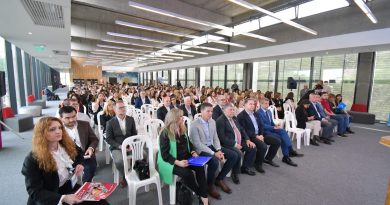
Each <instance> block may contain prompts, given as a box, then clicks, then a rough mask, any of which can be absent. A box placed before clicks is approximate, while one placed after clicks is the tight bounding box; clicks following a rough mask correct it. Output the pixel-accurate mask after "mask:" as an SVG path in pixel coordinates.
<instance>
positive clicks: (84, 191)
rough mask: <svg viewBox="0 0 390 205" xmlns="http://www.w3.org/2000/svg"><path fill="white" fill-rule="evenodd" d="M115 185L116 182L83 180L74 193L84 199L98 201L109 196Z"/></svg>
mask: <svg viewBox="0 0 390 205" xmlns="http://www.w3.org/2000/svg"><path fill="white" fill-rule="evenodd" d="M117 186H118V185H117V184H116V183H105V182H85V183H84V184H83V186H81V187H80V189H79V190H77V192H76V193H75V194H76V196H77V197H78V198H79V199H81V200H84V201H100V200H101V199H105V198H107V197H108V196H110V194H111V193H112V192H114V190H115V189H116V187H117Z"/></svg>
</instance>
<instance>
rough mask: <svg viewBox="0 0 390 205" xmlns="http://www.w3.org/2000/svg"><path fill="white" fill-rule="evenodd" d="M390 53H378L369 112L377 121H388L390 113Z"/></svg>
mask: <svg viewBox="0 0 390 205" xmlns="http://www.w3.org/2000/svg"><path fill="white" fill-rule="evenodd" d="M388 90H390V51H380V52H377V53H376V60H375V70H374V81H373V85H372V91H371V99H370V107H369V112H370V113H373V114H375V116H376V119H377V120H380V121H387V120H388V115H389V112H390V104H389V101H390V94H389V92H388Z"/></svg>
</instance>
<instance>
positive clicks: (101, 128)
mask: <svg viewBox="0 0 390 205" xmlns="http://www.w3.org/2000/svg"><path fill="white" fill-rule="evenodd" d="M101 115H103V111H100V112H98V113H97V116H96V118H97V123H98V131H99V135H100V132H101V134H103V127H102V123H101V120H100V116H101Z"/></svg>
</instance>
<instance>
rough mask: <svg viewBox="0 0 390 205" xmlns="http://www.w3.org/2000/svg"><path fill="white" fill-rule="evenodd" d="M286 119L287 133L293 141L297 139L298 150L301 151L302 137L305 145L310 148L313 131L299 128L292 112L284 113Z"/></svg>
mask: <svg viewBox="0 0 390 205" xmlns="http://www.w3.org/2000/svg"><path fill="white" fill-rule="evenodd" d="M284 119H285V120H286V131H287V132H288V133H289V135H290V136H291V140H294V137H296V138H297V149H301V138H302V137H303V141H304V145H306V146H309V143H310V132H311V130H310V129H308V130H306V129H301V128H297V122H296V119H295V116H294V115H293V114H292V113H291V112H290V111H285V112H284ZM307 133H309V134H307Z"/></svg>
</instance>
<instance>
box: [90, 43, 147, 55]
mask: <svg viewBox="0 0 390 205" xmlns="http://www.w3.org/2000/svg"><path fill="white" fill-rule="evenodd" d="M96 46H97V47H101V48H111V49H120V50H127V51H137V52H141V53H147V52H153V51H146V50H140V49H133V48H126V47H119V46H110V45H104V44H96Z"/></svg>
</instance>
